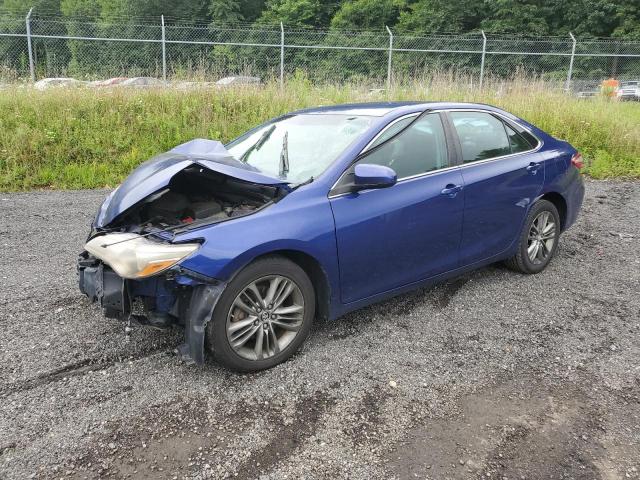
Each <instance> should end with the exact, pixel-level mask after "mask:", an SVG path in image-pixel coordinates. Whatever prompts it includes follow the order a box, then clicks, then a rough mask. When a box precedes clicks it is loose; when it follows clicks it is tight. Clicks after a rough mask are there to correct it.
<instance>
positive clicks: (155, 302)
mask: <svg viewBox="0 0 640 480" xmlns="http://www.w3.org/2000/svg"><path fill="white" fill-rule="evenodd" d="M117 235H118V234H108V235H104V236H98V237H95V238H94V239H93V240H92V241H93V242H95V241H96V240H98V241H106V242H112V241H113V240H116V241H120V240H118V239H117ZM139 238H142V237H139ZM92 241H90V242H88V244H87V247H86V248H87V250H85V251H84V252H82V253H81V254H80V258H79V259H78V275H79V286H80V291H81V292H82V293H84V294H85V295H86V296H87V297H89V299H90V300H91V301H93V302H97V303H98V304H99V305H100V306H101V307H102V308H103V311H104V314H105V316H106V317H108V318H117V319H120V320H132V321H134V322H136V323H138V324H140V325H149V326H153V327H156V328H162V329H164V328H168V327H170V326H172V325H180V326H182V327H184V329H185V342H184V343H183V344H182V345H180V346H179V347H178V351H179V353H180V355H181V356H182V358H183V360H185V361H187V362H195V363H197V364H202V363H203V362H204V341H205V339H204V332H205V326H206V323H207V321H208V320H209V317H210V316H211V313H212V312H213V309H214V308H215V305H216V302H217V300H218V298H219V297H220V294H221V293H222V291H223V290H224V287H225V284H224V283H223V282H219V281H217V280H215V279H210V278H206V277H203V276H201V275H199V274H197V273H195V272H191V271H189V270H186V269H184V268H181V267H180V266H179V265H176V266H172V267H170V268H168V269H167V270H165V271H163V272H161V273H158V274H153V275H152V276H149V277H146V278H144V277H141V278H126V277H122V276H120V275H119V274H118V272H117V271H116V270H114V269H113V268H112V267H111V265H109V264H108V263H106V262H105V261H104V259H103V258H100V257H97V256H95V255H94V254H92V253H90V251H89V249H90V248H91V247H89V246H88V245H89V243H91V242H92ZM134 248H135V247H134Z"/></svg>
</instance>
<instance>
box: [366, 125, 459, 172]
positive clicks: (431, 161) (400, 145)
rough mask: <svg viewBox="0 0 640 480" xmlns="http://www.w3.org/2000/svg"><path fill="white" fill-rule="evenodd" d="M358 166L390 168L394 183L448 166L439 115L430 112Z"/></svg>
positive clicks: (367, 156)
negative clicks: (394, 178)
mask: <svg viewBox="0 0 640 480" xmlns="http://www.w3.org/2000/svg"><path fill="white" fill-rule="evenodd" d="M412 120H413V119H412ZM394 126H395V125H394ZM390 128H393V126H392V127H390ZM358 163H373V164H375V165H385V166H387V167H391V168H392V169H393V170H395V172H396V174H397V175H398V180H400V179H402V178H406V177H411V176H413V175H419V174H422V173H426V172H431V171H433V170H438V169H440V168H444V167H446V166H448V155H447V142H446V140H445V134H444V128H443V126H442V120H440V115H438V114H437V113H433V114H429V115H425V116H423V117H421V118H419V119H417V120H416V121H415V122H414V123H413V124H412V125H411V126H409V127H408V128H407V129H405V130H404V131H403V132H401V133H400V134H398V135H397V136H396V137H394V138H392V139H391V140H389V141H388V142H387V143H385V144H384V145H381V146H380V147H379V148H378V149H377V150H374V151H373V152H371V153H370V154H368V155H365V156H364V157H363V158H362V159H361V160H359V161H358Z"/></svg>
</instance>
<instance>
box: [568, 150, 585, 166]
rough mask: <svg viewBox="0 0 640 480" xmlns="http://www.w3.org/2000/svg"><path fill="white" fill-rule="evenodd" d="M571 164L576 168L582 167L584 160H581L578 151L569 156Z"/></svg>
mask: <svg viewBox="0 0 640 480" xmlns="http://www.w3.org/2000/svg"><path fill="white" fill-rule="evenodd" d="M571 165H573V166H574V167H576V168H577V169H581V168H582V167H584V161H583V160H582V154H580V152H576V153H574V154H573V157H571Z"/></svg>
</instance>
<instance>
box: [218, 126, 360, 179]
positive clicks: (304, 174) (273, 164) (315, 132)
mask: <svg viewBox="0 0 640 480" xmlns="http://www.w3.org/2000/svg"><path fill="white" fill-rule="evenodd" d="M371 121H372V117H367V116H354V115H331V114H326V115H325V114H320V115H318V114H301V115H292V116H289V117H285V118H281V119H279V120H277V121H275V122H270V123H267V124H265V125H263V126H261V127H259V128H257V129H256V130H254V131H252V132H249V133H246V134H244V135H242V136H241V137H240V138H238V139H236V140H234V141H233V142H231V143H229V144H228V145H226V148H227V150H228V151H229V152H230V153H231V155H233V157H234V158H235V159H236V160H239V161H241V162H245V163H247V164H249V165H251V166H253V167H255V168H257V169H258V170H260V171H261V172H263V173H265V174H268V175H271V176H274V177H279V178H282V179H283V180H285V181H287V182H290V183H301V182H304V181H307V180H309V178H311V177H317V176H318V175H320V174H321V173H322V172H324V171H325V170H326V168H327V167H328V166H329V165H330V164H331V163H332V162H333V161H334V160H335V159H336V158H337V157H338V156H339V155H340V154H341V153H342V152H343V151H344V150H345V149H346V148H347V147H348V146H349V145H350V144H351V143H352V142H353V141H354V140H355V139H356V138H358V137H359V136H360V135H362V133H363V132H364V131H365V130H366V129H367V128H368V127H369V125H370V124H371Z"/></svg>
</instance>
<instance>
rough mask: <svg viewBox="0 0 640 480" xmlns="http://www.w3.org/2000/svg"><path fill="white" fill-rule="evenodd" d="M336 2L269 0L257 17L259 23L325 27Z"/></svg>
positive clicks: (335, 8) (333, 11)
mask: <svg viewBox="0 0 640 480" xmlns="http://www.w3.org/2000/svg"><path fill="white" fill-rule="evenodd" d="M337 8H338V2H335V1H333V2H325V1H322V0H270V1H268V2H267V5H266V8H265V10H264V11H263V13H262V15H261V16H260V18H259V19H258V21H259V22H260V23H280V22H282V23H284V24H285V25H287V26H289V27H291V26H296V27H302V26H309V27H326V26H328V25H329V22H330V21H331V17H332V16H333V14H334V13H335V11H336V10H337Z"/></svg>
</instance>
